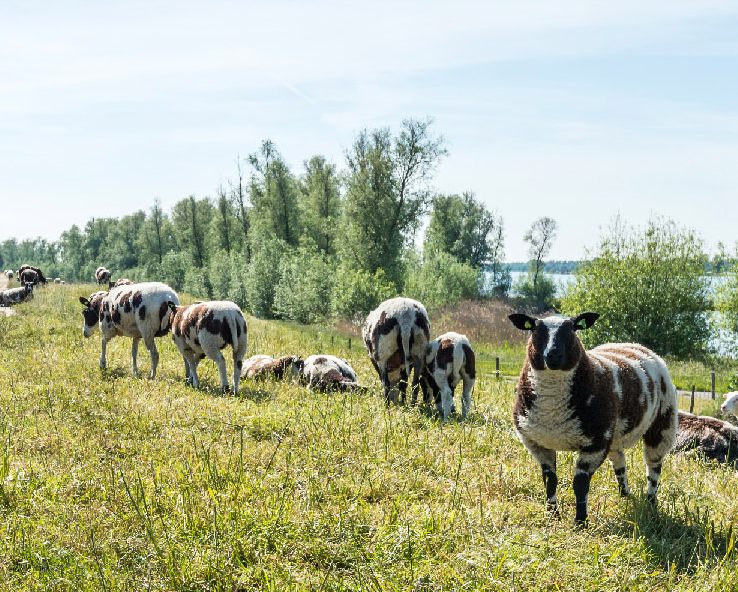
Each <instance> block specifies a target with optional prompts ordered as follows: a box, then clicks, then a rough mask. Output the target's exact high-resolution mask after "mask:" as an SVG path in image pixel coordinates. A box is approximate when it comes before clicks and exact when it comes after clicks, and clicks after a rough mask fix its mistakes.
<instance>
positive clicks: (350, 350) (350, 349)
mask: <svg viewBox="0 0 738 592" xmlns="http://www.w3.org/2000/svg"><path fill="white" fill-rule="evenodd" d="M349 351H351V338H350V337H349Z"/></svg>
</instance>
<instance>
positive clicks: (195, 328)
mask: <svg viewBox="0 0 738 592" xmlns="http://www.w3.org/2000/svg"><path fill="white" fill-rule="evenodd" d="M169 308H170V309H171V311H172V314H173V317H174V318H173V320H172V339H173V340H174V343H175V344H176V346H177V349H178V350H179V352H180V353H181V354H182V357H183V358H184V361H185V366H186V367H187V369H188V373H187V380H188V381H189V382H191V383H192V386H194V387H195V388H197V387H198V386H199V385H200V380H199V378H198V377H197V365H198V364H199V363H200V360H201V359H202V358H204V357H205V356H207V357H209V358H210V359H212V360H215V363H216V364H217V365H218V371H219V372H220V386H221V389H222V390H223V392H224V393H225V392H227V391H228V375H227V372H226V363H225V358H224V357H223V353H222V352H221V351H220V350H222V349H223V348H224V347H226V346H227V345H230V346H232V347H233V394H234V395H235V394H237V393H238V383H239V379H240V378H241V368H242V366H243V357H244V355H245V354H246V346H247V336H248V329H247V327H246V320H245V319H244V318H243V313H242V312H241V309H240V308H239V307H238V305H237V304H235V303H233V302H230V301H221V300H218V301H211V302H196V303H195V304H190V305H189V306H177V303H175V302H169Z"/></svg>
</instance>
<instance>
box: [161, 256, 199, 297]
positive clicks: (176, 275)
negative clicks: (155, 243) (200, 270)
mask: <svg viewBox="0 0 738 592" xmlns="http://www.w3.org/2000/svg"><path fill="white" fill-rule="evenodd" d="M191 267H192V260H191V259H190V256H189V254H187V253H181V252H177V251H170V252H169V253H167V254H166V255H164V257H162V260H161V273H162V275H161V281H163V282H164V283H165V284H167V285H169V286H171V287H172V288H174V289H175V290H176V291H180V290H182V288H184V284H185V274H186V273H187V270H188V269H190V268H191Z"/></svg>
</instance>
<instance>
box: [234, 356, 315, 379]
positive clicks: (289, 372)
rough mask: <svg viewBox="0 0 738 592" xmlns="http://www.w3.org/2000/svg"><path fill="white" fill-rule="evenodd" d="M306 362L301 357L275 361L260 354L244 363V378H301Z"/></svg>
mask: <svg viewBox="0 0 738 592" xmlns="http://www.w3.org/2000/svg"><path fill="white" fill-rule="evenodd" d="M304 365H305V362H303V361H302V359H301V358H300V357H299V356H282V357H281V358H278V359H276V360H275V359H274V358H272V357H271V356H266V355H264V354H258V355H255V356H251V357H250V358H249V359H248V360H245V361H244V363H243V368H242V369H241V377H242V378H252V379H261V378H267V377H269V376H274V377H275V378H277V379H282V378H285V377H286V376H292V377H294V378H297V377H299V376H300V375H301V374H302V368H303V366H304Z"/></svg>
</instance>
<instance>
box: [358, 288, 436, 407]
mask: <svg viewBox="0 0 738 592" xmlns="http://www.w3.org/2000/svg"><path fill="white" fill-rule="evenodd" d="M361 334H362V338H363V339H364V345H366V349H367V351H368V352H369V357H370V358H371V361H372V364H373V365H374V369H375V370H376V371H377V374H379V379H380V380H381V381H382V386H383V387H384V396H385V399H386V401H387V403H389V402H390V401H393V400H395V399H396V398H397V391H396V388H399V391H400V395H401V399H402V402H405V393H406V391H407V381H408V377H409V376H410V370H411V369H412V370H413V383H412V402H413V403H415V402H416V401H417V398H418V385H419V384H420V376H421V374H422V371H423V356H424V355H425V347H426V346H427V345H428V341H429V340H430V321H429V320H428V313H427V312H426V310H425V307H424V306H423V305H422V304H421V303H420V302H418V301H417V300H412V299H410V298H391V299H389V300H385V301H384V302H382V303H381V304H380V305H379V306H378V307H377V308H376V309H375V310H373V311H372V312H370V313H369V315H368V316H367V318H366V322H365V323H364V328H363V330H362V332H361ZM428 398H429V393H427V392H426V391H425V390H424V391H423V401H424V402H426V403H427V402H428Z"/></svg>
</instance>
